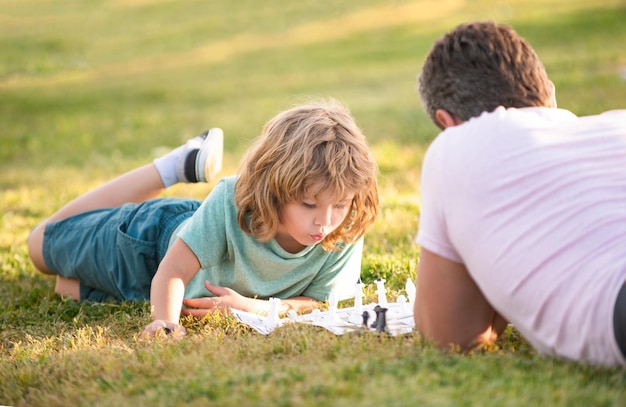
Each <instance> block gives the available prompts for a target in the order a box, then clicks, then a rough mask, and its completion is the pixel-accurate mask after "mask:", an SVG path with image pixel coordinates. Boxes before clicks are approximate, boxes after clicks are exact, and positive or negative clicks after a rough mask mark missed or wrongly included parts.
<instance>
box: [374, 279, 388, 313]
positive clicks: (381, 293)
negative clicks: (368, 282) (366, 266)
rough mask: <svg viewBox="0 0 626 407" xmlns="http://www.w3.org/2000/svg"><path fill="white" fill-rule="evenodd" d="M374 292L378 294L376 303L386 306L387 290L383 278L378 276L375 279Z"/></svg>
mask: <svg viewBox="0 0 626 407" xmlns="http://www.w3.org/2000/svg"><path fill="white" fill-rule="evenodd" d="M376 293H377V294H378V305H380V306H381V307H386V306H387V296H386V294H387V290H385V279H384V278H379V279H378V280H376Z"/></svg>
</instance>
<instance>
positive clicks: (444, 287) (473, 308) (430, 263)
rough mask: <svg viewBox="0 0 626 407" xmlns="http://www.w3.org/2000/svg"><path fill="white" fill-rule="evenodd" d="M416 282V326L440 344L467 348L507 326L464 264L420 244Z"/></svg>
mask: <svg viewBox="0 0 626 407" xmlns="http://www.w3.org/2000/svg"><path fill="white" fill-rule="evenodd" d="M416 285H417V294H416V297H415V309H414V318H415V327H416V328H417V330H418V331H419V332H421V333H422V334H423V335H424V336H426V337H428V338H430V339H432V340H434V341H435V343H436V344H437V345H438V346H439V347H441V348H449V347H450V346H454V347H456V346H458V347H459V348H460V349H461V350H469V349H471V348H474V347H476V346H480V345H483V344H486V343H489V342H492V341H494V340H495V339H496V338H497V337H498V335H499V334H501V333H502V331H504V329H505V328H506V325H507V321H506V320H504V318H502V317H501V316H500V315H499V314H498V313H497V312H496V311H495V310H494V309H493V307H492V306H491V304H489V302H487V299H486V298H485V297H484V296H483V294H482V292H481V291H480V289H479V288H478V286H477V285H476V283H475V282H474V280H472V278H471V276H470V275H469V273H468V272H467V269H466V268H465V266H464V265H463V264H459V263H455V262H453V261H450V260H448V259H445V258H443V257H441V256H439V255H436V254H434V253H433V252H430V251H428V250H426V249H424V248H422V249H421V254H420V262H419V267H418V271H417V284H416Z"/></svg>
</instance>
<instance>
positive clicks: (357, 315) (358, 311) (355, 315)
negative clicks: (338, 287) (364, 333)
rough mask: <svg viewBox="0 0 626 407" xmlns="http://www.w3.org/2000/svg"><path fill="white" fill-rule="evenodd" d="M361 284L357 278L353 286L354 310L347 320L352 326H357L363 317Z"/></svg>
mask: <svg viewBox="0 0 626 407" xmlns="http://www.w3.org/2000/svg"><path fill="white" fill-rule="evenodd" d="M362 315H363V282H362V281H361V279H360V278H359V279H358V280H357V282H356V284H355V285H354V310H353V311H352V312H351V313H350V316H349V317H348V320H349V321H350V322H352V323H353V324H358V323H360V322H361V321H362V319H363V317H362Z"/></svg>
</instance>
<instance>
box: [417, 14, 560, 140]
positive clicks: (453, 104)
mask: <svg viewBox="0 0 626 407" xmlns="http://www.w3.org/2000/svg"><path fill="white" fill-rule="evenodd" d="M419 93H420V96H421V98H422V103H423V104H424V108H425V109H426V111H427V112H428V114H429V115H430V117H431V119H432V120H433V122H434V123H435V124H436V125H437V126H439V127H440V128H443V127H446V126H445V125H444V124H443V123H441V120H440V119H438V118H437V110H445V111H446V112H448V113H449V114H450V115H452V116H454V117H455V118H457V119H459V120H460V121H466V120H468V119H470V118H472V117H476V116H479V115H480V114H481V113H483V112H491V111H493V110H494V109H495V108H496V107H498V106H504V107H531V106H546V107H553V106H554V105H555V102H554V85H553V84H552V82H551V81H550V80H549V79H548V75H547V74H546V71H545V69H544V67H543V64H542V63H541V61H540V60H539V58H538V57H537V54H535V52H534V51H533V49H532V47H531V46H530V45H529V44H528V42H526V40H524V39H523V38H522V37H521V36H519V35H518V34H517V33H516V32H515V31H514V30H513V29H512V28H511V27H509V26H506V25H502V24H496V23H494V22H489V21H485V22H470V23H466V24H461V25H459V26H458V27H456V28H455V29H454V30H452V31H450V32H449V33H447V34H445V35H444V36H443V37H441V38H439V39H438V40H437V41H436V42H435V44H434V45H433V47H432V49H431V51H430V53H429V54H428V56H427V57H426V62H424V66H423V69H422V73H421V75H420V77H419Z"/></svg>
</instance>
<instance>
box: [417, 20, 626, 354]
mask: <svg viewBox="0 0 626 407" xmlns="http://www.w3.org/2000/svg"><path fill="white" fill-rule="evenodd" d="M419 91H420V96H421V98H422V101H423V104H424V107H425V109H426V111H427V112H428V114H429V115H430V117H431V119H432V120H433V121H434V122H435V124H436V125H437V126H439V127H440V128H441V129H442V130H443V131H442V132H441V134H439V135H438V137H437V138H436V139H435V140H434V141H433V143H432V144H431V146H430V147H429V149H428V152H427V154H426V156H425V158H424V164H423V169H422V184H421V191H422V209H421V216H420V227H419V232H418V237H417V243H418V244H419V245H420V246H421V255H420V264H419V267H418V272H417V296H416V301H415V310H414V311H415V324H416V327H417V329H418V330H419V331H420V332H421V333H422V334H424V335H425V336H427V337H429V338H431V339H432V340H433V341H434V342H435V343H437V344H438V345H439V346H441V347H443V348H447V347H449V346H451V345H452V346H455V347H456V346H458V347H460V348H461V349H462V350H467V349H471V348H474V347H476V346H481V345H483V344H486V343H489V342H491V341H493V340H495V339H496V338H497V336H498V335H499V334H500V333H502V331H503V330H504V329H505V328H506V326H507V324H508V323H509V322H510V323H513V324H514V325H515V327H516V328H517V329H518V330H519V331H520V332H521V334H522V335H523V336H524V337H525V338H526V339H527V340H528V341H529V342H530V343H531V344H532V345H533V347H534V348H535V349H537V350H538V351H539V352H540V353H543V354H549V355H556V356H559V357H563V358H567V359H572V360H578V361H582V362H585V363H590V364H600V365H606V366H615V365H626V286H625V282H626V110H622V111H613V112H608V113H605V114H602V115H597V116H589V117H576V116H575V115H574V114H572V113H570V112H568V111H565V110H561V109H557V108H556V99H555V95H554V86H553V84H552V82H551V81H550V80H549V79H548V76H547V74H546V72H545V69H544V67H543V65H542V63H541V61H540V60H539V58H538V57H537V55H536V54H535V52H534V51H533V49H532V48H531V46H530V45H529V44H528V43H527V42H526V41H525V40H524V39H523V38H521V37H520V36H519V35H518V34H517V33H516V32H515V31H514V30H513V29H512V28H510V27H508V26H505V25H500V24H496V23H493V22H473V23H468V24H462V25H460V26H458V27H457V28H455V29H454V30H453V31H451V32H449V33H447V34H446V35H444V36H443V37H442V38H440V39H439V40H437V41H436V43H435V44H434V46H433V48H432V49H431V51H430V53H429V55H428V56H427V58H426V62H425V64H424V67H423V71H422V74H421V76H420V80H419Z"/></svg>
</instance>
